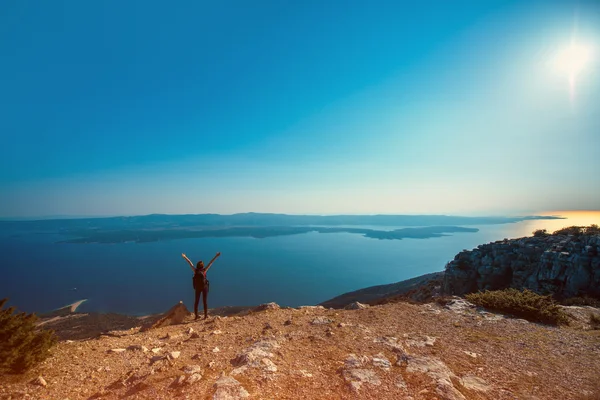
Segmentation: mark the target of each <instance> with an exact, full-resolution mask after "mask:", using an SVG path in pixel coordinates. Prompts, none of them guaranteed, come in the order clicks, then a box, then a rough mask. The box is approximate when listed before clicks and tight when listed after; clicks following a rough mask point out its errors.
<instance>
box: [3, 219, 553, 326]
mask: <svg viewBox="0 0 600 400" xmlns="http://www.w3.org/2000/svg"><path fill="white" fill-rule="evenodd" d="M533 223H534V222H530V221H528V222H520V223H515V224H506V225H487V226H478V228H479V229H480V231H479V232H478V233H457V234H454V235H453V236H447V237H442V238H433V239H404V240H377V239H369V238H364V237H362V236H360V235H355V234H349V233H336V234H319V233H309V234H302V235H293V236H281V237H273V238H266V239H253V238H205V239H185V240H176V241H165V242H156V243H145V244H135V243H124V244H57V243H55V242H56V241H57V240H61V239H64V237H59V236H56V235H41V234H40V235H27V236H20V237H4V238H1V240H0V274H1V275H0V276H1V278H0V298H3V297H9V298H10V303H9V304H11V305H15V306H16V307H17V308H18V309H19V310H22V311H27V312H46V311H50V310H53V309H56V308H59V307H61V306H64V305H66V304H70V303H72V302H74V301H77V300H80V299H88V301H87V302H86V303H84V304H83V305H82V306H81V307H80V308H79V311H84V312H85V311H99V312H118V313H126V314H134V315H143V314H148V313H157V312H163V311H165V310H166V309H167V308H169V307H170V306H172V305H173V304H174V303H176V302H178V301H179V300H183V301H184V303H186V305H188V308H191V307H192V306H193V296H194V294H193V288H192V282H191V277H192V271H191V270H190V268H189V266H188V265H187V263H186V262H185V261H184V260H183V259H182V258H181V255H180V254H181V253H182V252H184V253H186V254H187V255H188V257H190V259H192V261H193V262H194V263H195V262H196V261H198V260H200V259H202V260H204V261H205V262H207V261H208V260H210V259H211V258H212V257H213V255H214V254H215V253H216V252H217V251H220V252H221V253H222V256H221V257H220V258H219V259H218V260H217V261H216V262H215V264H214V265H213V267H212V268H211V269H210V271H209V274H208V277H209V279H210V282H211V290H210V295H209V299H208V300H209V307H219V306H226V305H232V306H233V305H256V304H260V303H265V302H270V301H275V302H277V303H279V304H280V305H286V306H299V305H306V304H315V303H318V302H321V301H324V300H327V299H329V298H331V297H334V296H337V295H339V294H342V293H344V292H348V291H352V290H356V289H360V288H363V287H367V286H372V285H379V284H386V283H393V282H398V281H401V280H404V279H408V278H412V277H415V276H418V275H422V274H425V273H429V272H435V271H441V270H443V268H444V266H445V264H446V263H447V262H448V261H449V260H451V259H452V258H453V257H454V255H455V254H456V253H458V252H460V251H461V250H463V249H472V248H474V247H476V246H477V245H479V244H482V243H487V242H490V241H494V240H500V239H503V238H514V237H521V236H524V235H527V234H529V233H530V232H531V231H532V230H533V228H537V227H542V225H543V223H544V221H536V222H535V224H536V225H535V226H533V225H532V224H533ZM74 288H77V289H76V290H74Z"/></svg>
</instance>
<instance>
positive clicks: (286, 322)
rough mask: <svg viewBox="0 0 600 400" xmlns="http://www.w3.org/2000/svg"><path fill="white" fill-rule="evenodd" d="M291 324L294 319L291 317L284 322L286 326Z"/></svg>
mask: <svg viewBox="0 0 600 400" xmlns="http://www.w3.org/2000/svg"><path fill="white" fill-rule="evenodd" d="M291 324H292V320H291V319H288V320H286V321H285V322H284V323H283V325H285V326H288V325H291Z"/></svg>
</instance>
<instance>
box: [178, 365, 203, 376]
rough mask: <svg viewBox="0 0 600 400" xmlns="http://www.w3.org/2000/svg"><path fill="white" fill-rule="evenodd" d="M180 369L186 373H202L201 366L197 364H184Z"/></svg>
mask: <svg viewBox="0 0 600 400" xmlns="http://www.w3.org/2000/svg"><path fill="white" fill-rule="evenodd" d="M182 370H183V372H184V373H185V374H186V375H193V374H202V367H200V366H199V365H186V366H185V367H183V368H182Z"/></svg>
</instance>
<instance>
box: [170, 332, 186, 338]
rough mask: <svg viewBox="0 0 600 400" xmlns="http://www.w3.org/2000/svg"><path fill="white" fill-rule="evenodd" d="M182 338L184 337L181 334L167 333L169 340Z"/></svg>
mask: <svg viewBox="0 0 600 400" xmlns="http://www.w3.org/2000/svg"><path fill="white" fill-rule="evenodd" d="M182 337H183V335H181V334H179V333H172V332H169V333H167V339H168V340H175V339H181V338H182Z"/></svg>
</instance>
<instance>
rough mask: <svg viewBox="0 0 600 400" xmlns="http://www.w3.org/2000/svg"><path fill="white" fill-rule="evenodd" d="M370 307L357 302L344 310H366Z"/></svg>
mask: <svg viewBox="0 0 600 400" xmlns="http://www.w3.org/2000/svg"><path fill="white" fill-rule="evenodd" d="M368 307H369V305H367V304H363V303H359V302H358V301H355V302H354V303H350V304H348V305H347V306H346V307H344V310H362V309H365V308H368Z"/></svg>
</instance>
